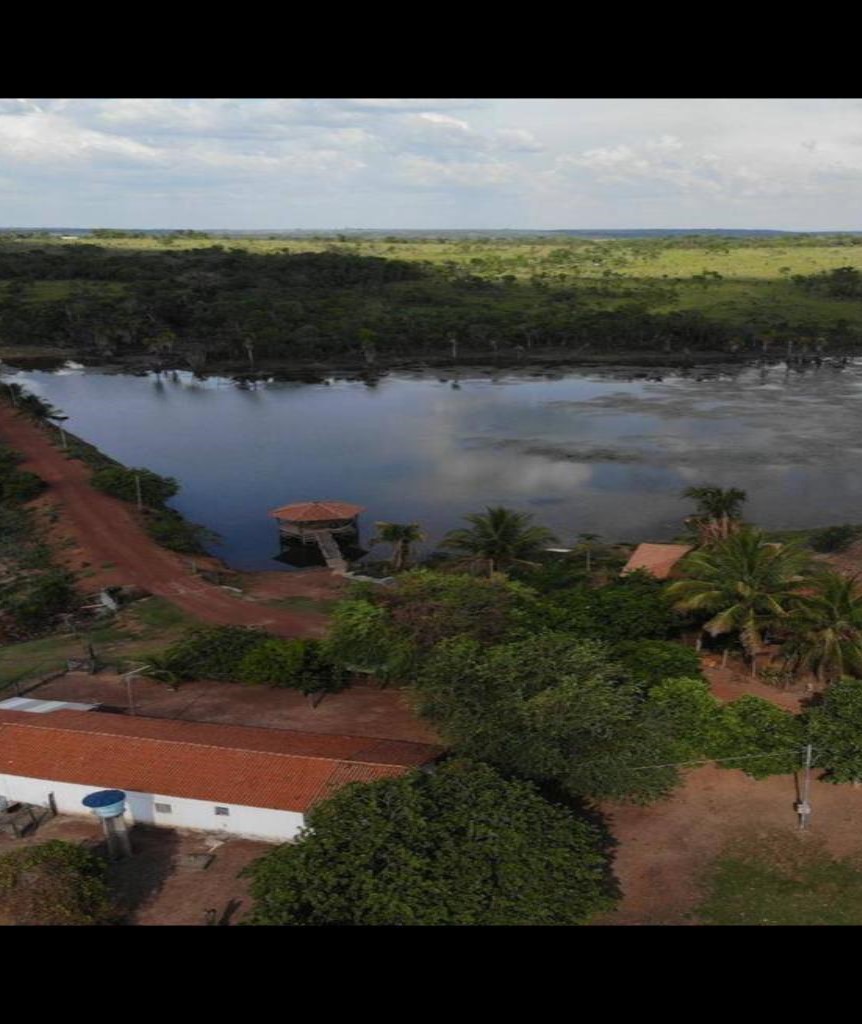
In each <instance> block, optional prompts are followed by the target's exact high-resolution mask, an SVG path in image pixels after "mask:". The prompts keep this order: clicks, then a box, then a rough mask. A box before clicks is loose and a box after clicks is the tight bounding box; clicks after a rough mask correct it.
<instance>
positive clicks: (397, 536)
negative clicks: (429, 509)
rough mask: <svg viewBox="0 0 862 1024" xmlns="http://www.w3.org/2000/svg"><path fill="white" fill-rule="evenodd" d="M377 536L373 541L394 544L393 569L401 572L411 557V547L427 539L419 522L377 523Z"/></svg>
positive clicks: (373, 542) (374, 542)
mask: <svg viewBox="0 0 862 1024" xmlns="http://www.w3.org/2000/svg"><path fill="white" fill-rule="evenodd" d="M376 526H377V536H376V537H375V538H374V539H373V540H372V541H371V543H372V544H376V543H378V542H380V543H383V544H391V545H392V570H393V572H401V571H402V570H403V569H405V568H406V567H407V563H408V561H409V559H410V548H411V546H412V545H413V544H419V543H421V542H422V541H423V540H424V539H425V534H424V533H423V532H422V530H421V529H420V527H419V524H418V523H377V524H376Z"/></svg>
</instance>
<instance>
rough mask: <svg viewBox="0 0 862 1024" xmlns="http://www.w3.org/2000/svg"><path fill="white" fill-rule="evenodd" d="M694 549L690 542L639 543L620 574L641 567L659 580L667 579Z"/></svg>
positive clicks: (624, 574) (622, 574)
mask: <svg viewBox="0 0 862 1024" xmlns="http://www.w3.org/2000/svg"><path fill="white" fill-rule="evenodd" d="M693 550H694V549H693V548H692V546H691V545H690V544H638V546H637V547H636V548H635V549H634V551H633V552H632V555H631V558H629V560H628V561H627V562H626V564H625V565H624V566H623V568H622V571H621V572H620V576H627V575H628V574H629V573H630V572H637V570H638V569H641V570H643V571H644V572H648V573H649V574H650V575H651V576H655V578H656V579H657V580H666V579H667V578H668V577H669V576H672V575H673V573H674V570H675V569H676V566H677V563H678V562H680V561H681V560H682V559H683V558H685V556H686V555H687V554H688V553H689V551H693Z"/></svg>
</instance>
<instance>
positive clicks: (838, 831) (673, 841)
mask: <svg viewBox="0 0 862 1024" xmlns="http://www.w3.org/2000/svg"><path fill="white" fill-rule="evenodd" d="M797 799H798V796H797V789H796V779H795V777H794V776H792V775H777V776H773V777H771V778H768V779H762V780H761V781H759V782H758V781H756V780H754V779H752V778H749V777H748V776H747V775H745V774H743V773H742V772H741V771H736V770H729V769H725V768H716V767H715V766H713V765H704V766H703V767H701V768H697V769H694V770H692V771H690V772H689V774H688V777H687V779H686V782H685V785H683V786H681V787H680V789H678V790H677V791H676V792H675V793H674V795H673V796H672V797H671V798H670V799H669V800H666V801H665V802H663V803H660V804H653V805H652V806H650V807H632V806H628V805H623V804H606V805H605V806H604V807H603V808H602V810H603V811H604V813H605V814H606V815H607V817H608V824H609V826H610V829H611V831H612V832H613V834H614V835H615V836H616V838H617V840H618V842H619V847H618V849H617V855H616V860H615V864H614V871H615V873H616V875H617V878H618V879H619V881H620V883H621V885H622V890H623V899H622V903H621V904H620V906H619V907H618V908H617V910H616V911H614V913H612V914H609V915H608V916H607V917H606V918H604V919H603V920H602V921H601V922H600V923H602V924H614V925H637V924H695V923H697V922H696V921H694V920H693V919H692V918H690V917H689V916H688V915H690V914H691V912H692V910H693V909H694V907H695V906H696V905H697V903H698V902H699V899H700V893H699V889H698V878H699V875H700V872H701V871H702V870H703V869H704V868H705V867H706V866H707V865H708V864H709V863H710V862H711V861H712V860H713V859H714V858H715V857H717V856H718V855H719V854H720V853H721V852H722V850H723V849H724V848H725V846H726V845H727V844H728V843H729V842H730V841H731V840H735V839H736V838H738V837H742V836H752V835H753V836H757V835H761V834H765V833H767V832H771V831H773V830H775V829H782V830H784V829H786V830H787V832H788V833H794V832H797V831H798V829H797V822H798V818H797V816H796V812H795V810H794V803H795V801H796V800H797ZM811 806H812V816H811V829H810V833H811V834H812V835H816V836H819V837H820V838H821V839H823V841H824V843H825V844H826V846H827V847H828V849H829V850H830V851H831V852H832V853H833V854H834V855H835V856H837V857H846V856H848V855H850V854H853V853H856V852H859V851H860V850H862V832H860V826H862V788H859V789H857V788H855V787H853V786H833V785H830V784H829V783H826V782H818V781H814V782H812V785H811Z"/></svg>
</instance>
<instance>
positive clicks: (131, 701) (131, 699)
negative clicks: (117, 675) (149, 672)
mask: <svg viewBox="0 0 862 1024" xmlns="http://www.w3.org/2000/svg"><path fill="white" fill-rule="evenodd" d="M142 668H145V665H143V664H141V665H138V666H137V667H136V668H133V669H129V671H128V672H124V673H123V676H122V678H123V680H124V681H125V683H126V699H127V702H128V705H129V714H130V715H136V714H137V713H138V712H137V709H136V708H135V696H134V694H133V693H132V680H133V679H134V678H135V676H136V675H137V674H138V673H139V672H140V671H141V669H142Z"/></svg>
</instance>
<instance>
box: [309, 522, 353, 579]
mask: <svg viewBox="0 0 862 1024" xmlns="http://www.w3.org/2000/svg"><path fill="white" fill-rule="evenodd" d="M312 536H313V537H314V539H315V540H316V541H317V546H318V547H319V548H320V553H321V554H322V555H323V558H324V561H325V562H326V564H327V566H328V567H329V568H330V569H331V570H332V571H333V572H338V573H344V572H347V569H348V565H347V562H346V561H345V560H344V556H343V555H342V554H341V548H340V547H339V546H338V544H337V542H336V540H335V538H334V537H333V536H332V534H331V533H330V532H329V530H314V531H313V532H312Z"/></svg>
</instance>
